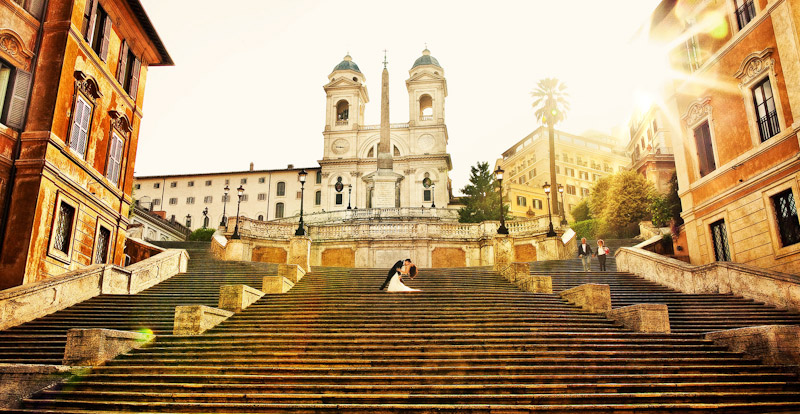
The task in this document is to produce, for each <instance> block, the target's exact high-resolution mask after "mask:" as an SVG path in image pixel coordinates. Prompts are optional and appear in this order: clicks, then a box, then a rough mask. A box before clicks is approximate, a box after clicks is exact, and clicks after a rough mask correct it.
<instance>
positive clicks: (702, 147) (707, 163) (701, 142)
mask: <svg viewBox="0 0 800 414" xmlns="http://www.w3.org/2000/svg"><path fill="white" fill-rule="evenodd" d="M694 140H695V145H696V146H697V163H698V168H699V169H700V176H701V177H704V176H706V175H707V174H708V173H710V172H712V171H714V170H716V169H717V164H716V163H715V162H714V148H713V147H712V145H711V130H710V129H709V127H708V121H706V122H703V124H702V125H700V126H698V127H697V128H695V129H694Z"/></svg>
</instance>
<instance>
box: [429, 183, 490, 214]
mask: <svg viewBox="0 0 800 414" xmlns="http://www.w3.org/2000/svg"><path fill="white" fill-rule="evenodd" d="M501 194H502V193H501ZM501 203H502V200H501ZM501 205H502V204H501ZM431 208H436V184H431Z"/></svg>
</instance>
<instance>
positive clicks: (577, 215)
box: [570, 198, 592, 222]
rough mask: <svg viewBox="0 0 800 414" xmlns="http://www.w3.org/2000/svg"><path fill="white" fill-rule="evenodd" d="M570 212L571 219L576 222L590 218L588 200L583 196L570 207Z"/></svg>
mask: <svg viewBox="0 0 800 414" xmlns="http://www.w3.org/2000/svg"><path fill="white" fill-rule="evenodd" d="M570 214H572V219H573V220H575V221H576V222H578V221H586V220H589V219H591V218H592V212H591V211H590V210H589V200H587V199H585V198H584V199H583V200H581V202H580V203H578V204H576V205H575V207H573V208H572V210H571V211H570Z"/></svg>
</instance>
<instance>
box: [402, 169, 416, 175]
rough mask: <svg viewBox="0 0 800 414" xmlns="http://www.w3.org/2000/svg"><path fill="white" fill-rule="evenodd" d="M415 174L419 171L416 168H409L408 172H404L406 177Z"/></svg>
mask: <svg viewBox="0 0 800 414" xmlns="http://www.w3.org/2000/svg"><path fill="white" fill-rule="evenodd" d="M415 172H417V170H416V169H415V168H408V169H406V170H403V174H405V175H411V174H414V173H415Z"/></svg>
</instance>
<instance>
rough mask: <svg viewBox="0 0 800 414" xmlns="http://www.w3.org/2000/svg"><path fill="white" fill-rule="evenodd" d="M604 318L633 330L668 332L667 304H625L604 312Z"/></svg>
mask: <svg viewBox="0 0 800 414" xmlns="http://www.w3.org/2000/svg"><path fill="white" fill-rule="evenodd" d="M606 318H608V319H611V320H614V321H617V322H619V323H621V324H622V325H623V326H624V327H626V328H628V329H630V330H632V331H635V332H663V333H669V332H670V329H669V312H668V310H667V305H662V304H656V303H640V304H637V305H631V306H625V307H622V308H617V309H612V310H610V311H608V312H606Z"/></svg>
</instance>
